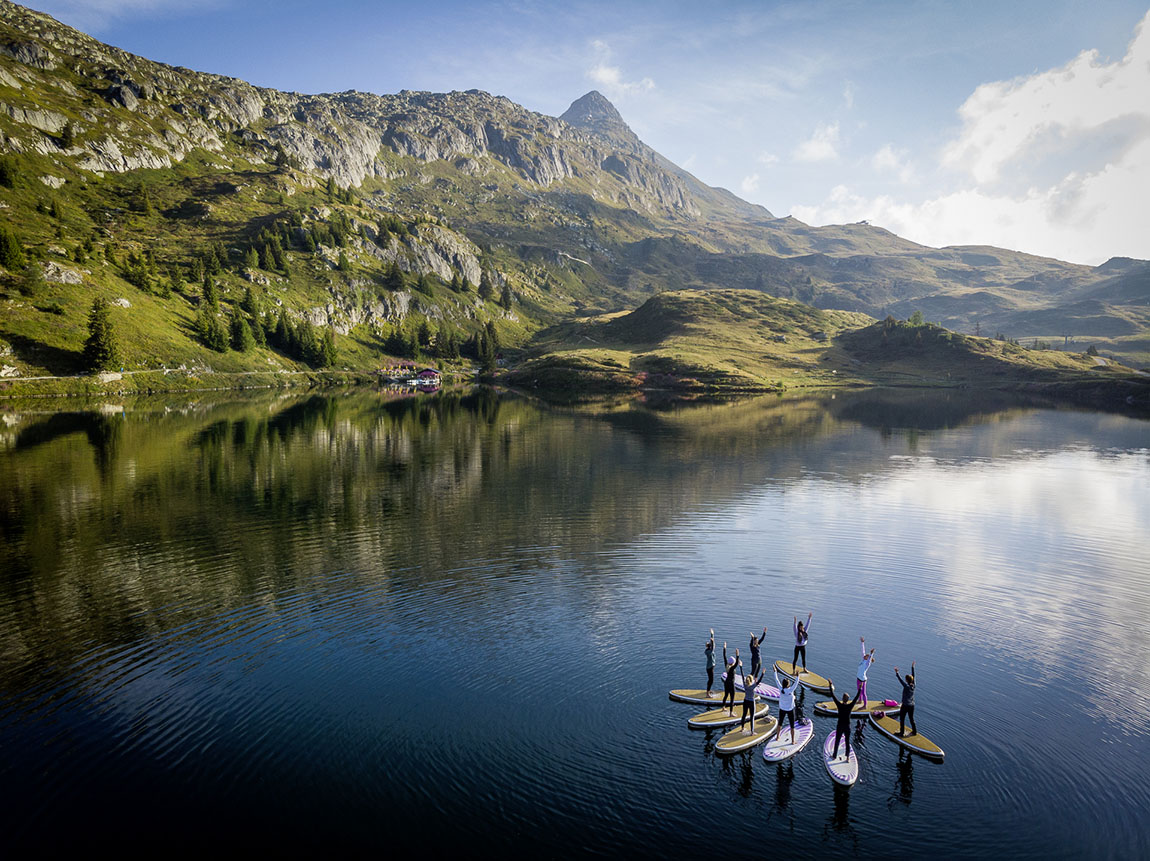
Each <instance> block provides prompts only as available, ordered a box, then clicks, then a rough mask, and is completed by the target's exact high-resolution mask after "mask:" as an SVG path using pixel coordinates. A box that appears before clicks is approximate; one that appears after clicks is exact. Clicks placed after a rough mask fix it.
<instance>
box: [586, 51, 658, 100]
mask: <svg viewBox="0 0 1150 861" xmlns="http://www.w3.org/2000/svg"><path fill="white" fill-rule="evenodd" d="M591 49H592V51H593V52H594V53H595V54H596V56H597V60H596V62H595V65H593V66H592V67H591V68H590V69H588V70H587V77H588V78H590V79H591V80H592V81H594V82H595V83H596V84H598V85H599V87H600V88H601V89H602V90H603V91H604V92H605V94H606V95H607V98H609V99H618V98H623V97H624V96H633V95H636V94H638V93H644V92H648V91H650V90H653V89H655V81H654V80H652V79H651V78H640V79H639V80H635V81H627V80H624V79H623V70H622V69H621V68H620V67H619V66H617V65H612V63H611V54H612V52H611V46H610V45H608V44H607V43H606V42H604V41H603V40H602V39H594V40H592V42H591Z"/></svg>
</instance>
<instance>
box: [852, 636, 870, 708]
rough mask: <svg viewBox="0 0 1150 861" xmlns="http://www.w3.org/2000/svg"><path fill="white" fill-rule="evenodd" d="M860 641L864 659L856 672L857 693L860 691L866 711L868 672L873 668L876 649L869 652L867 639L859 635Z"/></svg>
mask: <svg viewBox="0 0 1150 861" xmlns="http://www.w3.org/2000/svg"><path fill="white" fill-rule="evenodd" d="M859 642H860V643H862V660H861V661H859V669H858V672H857V673H856V674H855V681H856V682H857V683H858V688H857V690H856V693H858V697H857V699H858V701H859V702H861V703H862V707H863V710H864V711H865V710H866V707H867V705H866V704H867V699H866V672H867V670H869V669H870V668H871V664H873V663H874V649H871V650H870V653H869V654H868V653H867V650H866V639H865V638H864V637H859Z"/></svg>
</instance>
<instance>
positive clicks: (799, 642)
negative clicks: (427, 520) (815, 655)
mask: <svg viewBox="0 0 1150 861" xmlns="http://www.w3.org/2000/svg"><path fill="white" fill-rule="evenodd" d="M814 616H815V614H814V613H807V623H806V625H804V624H803V623H802V622H800V621H799V617H798V616H795V617H794V618H795V657H794V660H792V661H791V668H792V669H793V670H794V671H795V675H798V673H799V655H800V654H801V655H802V656H803V665H802V666H803V669H804V670H805V669H806V668H807V631H809V630H810V629H811V619H813V618H814Z"/></svg>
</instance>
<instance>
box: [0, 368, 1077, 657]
mask: <svg viewBox="0 0 1150 861" xmlns="http://www.w3.org/2000/svg"><path fill="white" fill-rule="evenodd" d="M866 397H867V395H866V394H862V393H860V394H857V395H856V394H850V395H844V394H842V393H840V395H839V397H838V399H837V400H835V401H833V402H831V401H826V400H820V399H814V398H799V399H792V398H778V397H767V398H758V399H754V400H748V401H739V402H729V403H726V402H725V403H705V404H695V405H689V406H683V405H670V404H661V405H660V407H659V409H658V410H657V411H656V410H650V409H648V408H646V407H644V406H641V405H635V404H632V403H619V402H616V403H612V404H607V405H583V406H580V407H575V408H556V409H541V408H539V407H537V406H536V405H534V404H533V403H530V402H528V401H525V400H522V399H519V398H515V397H506V396H500V395H499V394H498V393H496V392H494V391H492V390H487V389H484V390H479V391H477V392H476V393H474V394H460V393H451V392H443V393H440V394H438V395H436V396H434V397H413V398H401V399H396V400H392V401H383V400H381V399H380V398H379V396H378V395H374V394H368V393H350V394H349V393H339V394H317V395H311V396H303V397H292V396H288V397H284V396H282V395H279V396H272V395H267V396H261V397H259V398H255V399H252V400H247V401H240V402H225V403H220V404H216V405H198V404H190V405H188V406H187V407H185V408H182V409H176V410H172V409H169V405H167V404H162V403H160V404H156V405H155V406H154V407H145V408H140V409H137V410H131V411H129V412H128V413H127V415H126V416H121V415H111V416H109V415H102V414H97V413H64V414H58V415H54V416H51V417H49V418H46V419H43V420H40V421H35V422H32V423H30V424H28V425H27V426H25V427H24V428H22V429H20V430H18V431H16V432H15V435H14V436H13V437H10V439H11V440H12V442H10V443H9V445H10V448H9V449H8V450H7V451H4V452H2V453H0V571H3V572H4V576H3V578H2V579H0V654H3V655H4V656H6V657H7V658H8V659H9V660H10V662H15V663H17V664H20V663H24V664H25V666H27V667H28V668H30V670H32V669H34V668H36V667H41V668H42V667H44V666H50V665H51V664H52V663H54V661H53V656H57V657H58V658H59V660H58V661H55V663H59V664H67V662H68V661H67V657H68V654H70V653H74V652H76V651H77V650H80V649H82V648H84V643H90V642H93V641H95V642H101V643H104V642H114V641H116V640H121V639H122V640H125V641H126V640H129V639H131V638H133V637H136V636H138V635H139V634H140V633H141V631H140V626H141V625H142V624H144V622H142V621H141V620H142V619H147V620H148V622H147V624H149V625H170V626H172V627H175V626H178V625H179V624H181V623H182V622H186V621H187V619H188V617H189V616H197V617H198V616H209V615H213V614H216V613H218V612H220V611H222V610H225V609H228V608H233V607H236V606H243V605H246V604H248V603H250V602H251V601H252V600H253V596H259V600H261V601H270V602H271V604H272V609H273V610H274V603H275V600H276V599H275V596H276V595H281V594H285V593H288V592H291V591H293V590H295V589H297V588H302V587H307V588H312V587H313V586H314V583H315V580H316V578H317V577H320V578H323V577H326V576H328V574H329V572H352V575H353V576H351V577H349V578H348V579H345V580H343V581H341V582H343V583H344V585H343V587H342V588H348V589H353V588H355V585H356V582H357V580H356V578H359V581H358V582H361V583H362V581H364V580H372V581H375V582H376V583H377V584H378V581H384V582H386V583H387V584H388V586H387V588H392V587H396V588H404V587H408V586H411V585H413V584H415V585H418V584H420V583H423V582H426V581H428V580H433V579H442V580H445V581H446V580H451V581H452V582H455V581H460V580H465V579H467V578H470V577H483V576H485V573H484V572H483V571H482V570H476V568H477V567H478V568H479V569H482V565H480V566H475V565H474V562H475V561H476V560H480V561H481V560H485V559H491V558H496V557H497V556H499V555H500V554H502V553H503V552H504V551H505V550H506V549H507V548H511V547H515V548H520V552H521V554H522V558H523V562H524V564H525V565H533V564H537V565H538V567H541V568H542V567H546V565H548V564H549V563H550V562H552V561H553V559H552V556H553V555H554V554H564V555H567V556H574V555H578V554H581V553H586V552H590V551H594V550H596V549H597V548H599V547H601V546H603V545H604V544H606V543H611V542H618V541H627V540H630V539H632V538H633V537H634V536H636V535H639V534H643V533H648V532H654V531H657V530H660V529H664V528H666V527H667V526H668V524H671V523H673V522H674V521H675V519H676V518H678V517H679V516H680V515H681V513H682V512H683V511H684V510H688V509H691V508H694V507H698V506H701V505H709V504H714V503H715V502H724V501H727V500H730V499H733V498H737V497H738V495H739V494H740V493H742V492H744V490H746V489H748V488H754V487H759V486H761V485H762V484H764V483H766V482H770V481H775V480H780V479H783V480H791V479H798V478H800V477H802V476H803V474H804V472H807V471H811V470H814V471H821V472H825V473H834V474H836V475H838V476H841V477H842V478H844V479H847V480H861V478H860V477H861V476H865V475H867V474H874V473H880V472H882V471H884V470H887V469H890V468H891V466H890V463H889V458H888V455H887V452H886V451H885V450H884V449H883V447H882V446H874V445H870V444H866V445H861V446H860V444H859V442H858V440H857V437H855V436H854V435H856V434H857V433H859V432H860V431H859V425H858V424H857V423H855V422H854V421H847V420H845V419H844V418H843V416H844V414H847V415H849V414H851V409H853V407H852V406H851V405H852V404H854V403H855V402H856V401H858V402H863V401H865V399H866ZM828 405H829V406H830V407H831V409H829V410H828V409H827V406H828ZM836 410H837V412H836ZM863 412H866V409H863ZM980 427H983V428H986V429H987V433H988V434H989V436H988V439H989V442H988V443H987V445H988V447H990V448H991V449H994V448H998V447H1001V446H1002V444H1001V443H1000V441H999V436H998V435H997V434H998V433H999V429H1000V428H1003V427H1006V425H1005V423H999V424H998V425H996V424H995V423H994V422H988V423H987V424H985V425H982V426H980ZM865 432H867V433H872V432H871V431H865ZM1080 432H1081V429H1075V430H1072V431H1071V433H1074V434H1080ZM1028 433H1029V434H1030V436H1031V438H1034V435H1035V433H1036V431H1035V429H1034V428H1029V429H1028ZM846 453H849V454H850V457H845V456H844V455H845V454H846ZM530 548H538V549H535V550H532V549H530ZM588 588H590V587H588ZM480 595H481V593H480V592H478V591H477V592H476V597H475V599H474V600H482V599H481V596H480ZM269 596H270V597H269ZM160 608H166V609H165V611H164V614H160V613H158V612H157V611H158V610H160Z"/></svg>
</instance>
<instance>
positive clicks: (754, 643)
mask: <svg viewBox="0 0 1150 861" xmlns="http://www.w3.org/2000/svg"><path fill="white" fill-rule="evenodd" d="M765 639H767V629H766V628H763V636H761V637H756V636H755V632H754V631H752V632H751V675H752V676H757V675H759V674H760V672H759V671H760V670H762V668H763V659H762V657H761V656H760V655H759V648H760V647H761V646H762V645H763V640H765Z"/></svg>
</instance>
